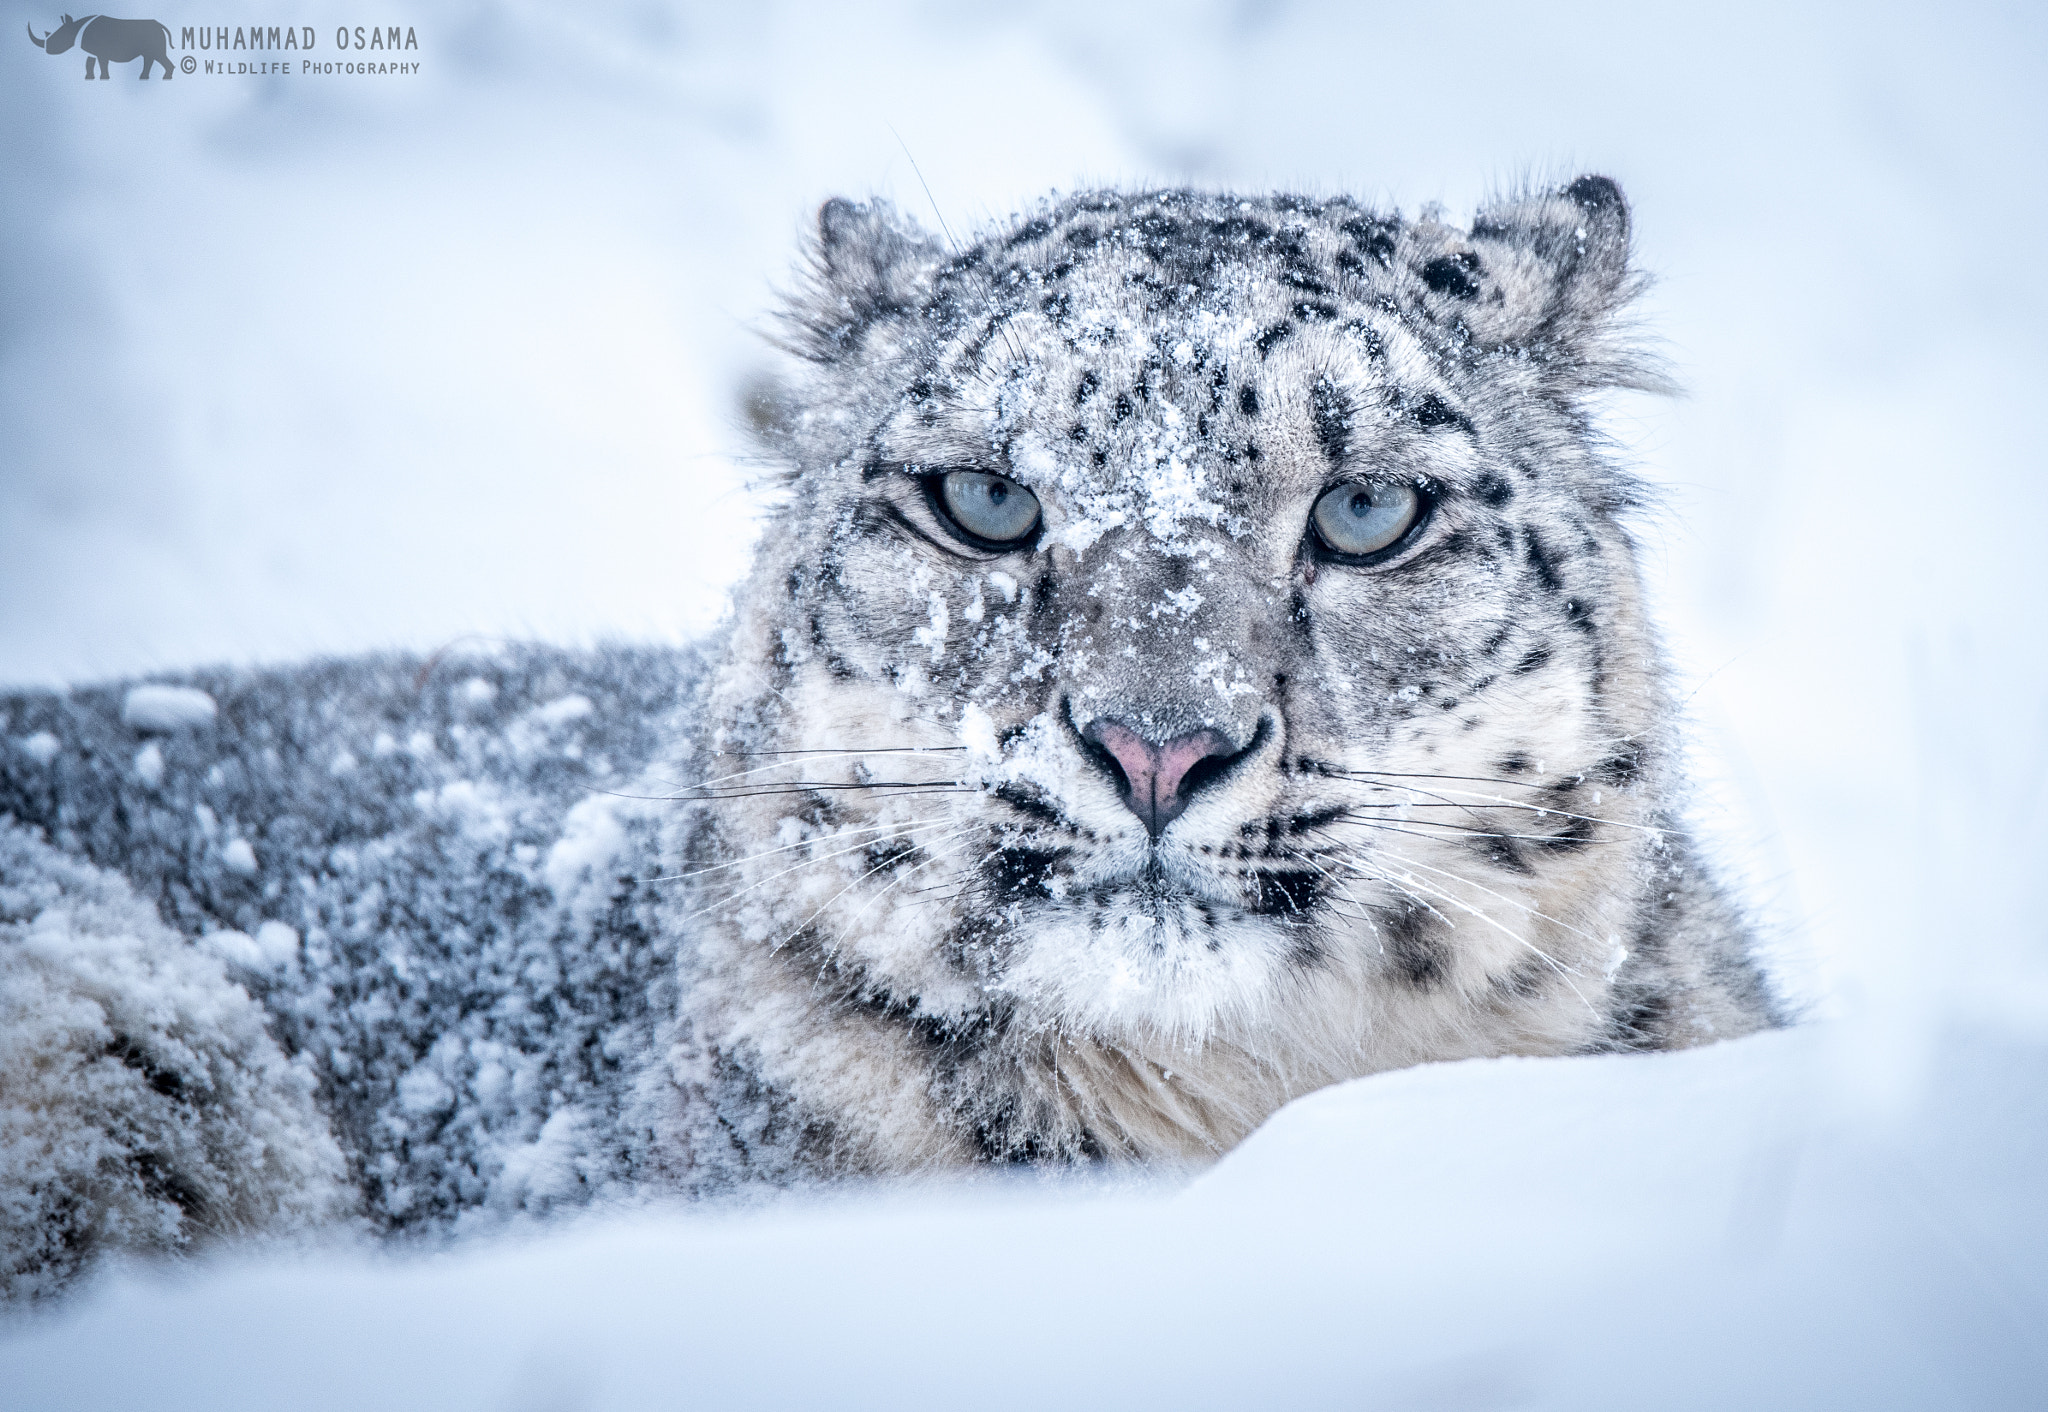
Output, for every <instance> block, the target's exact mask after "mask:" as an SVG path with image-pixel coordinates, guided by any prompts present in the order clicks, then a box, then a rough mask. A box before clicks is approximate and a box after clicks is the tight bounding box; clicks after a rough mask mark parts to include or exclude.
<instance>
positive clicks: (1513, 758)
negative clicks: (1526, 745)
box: [1494, 750, 1529, 775]
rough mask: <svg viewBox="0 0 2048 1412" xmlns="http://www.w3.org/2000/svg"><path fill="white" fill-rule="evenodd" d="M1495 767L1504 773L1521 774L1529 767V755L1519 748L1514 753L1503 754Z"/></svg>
mask: <svg viewBox="0 0 2048 1412" xmlns="http://www.w3.org/2000/svg"><path fill="white" fill-rule="evenodd" d="M1494 768H1495V769H1496V770H1499V771H1500V772H1501V773H1502V774H1504V775H1519V774H1521V773H1522V771H1524V770H1526V769H1528V768H1529V757H1528V756H1526V755H1524V754H1522V752H1521V751H1519V750H1518V751H1516V752H1515V753H1514V754H1512V755H1503V756H1501V758H1500V762H1499V763H1498V764H1496V765H1495V766H1494Z"/></svg>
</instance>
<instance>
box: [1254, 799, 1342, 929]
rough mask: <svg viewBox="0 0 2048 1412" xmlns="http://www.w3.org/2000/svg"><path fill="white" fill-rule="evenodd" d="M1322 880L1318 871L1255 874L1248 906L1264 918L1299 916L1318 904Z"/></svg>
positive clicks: (1276, 821)
mask: <svg viewBox="0 0 2048 1412" xmlns="http://www.w3.org/2000/svg"><path fill="white" fill-rule="evenodd" d="M1274 823H1275V825H1276V826H1277V824H1278V820H1275V821H1274ZM1322 881H1323V880H1322V877H1321V876H1320V875H1319V874H1316V873H1293V872H1289V873H1268V872H1259V873H1254V874H1252V878H1251V898H1250V900H1249V901H1248V902H1247V903H1246V904H1245V905H1246V909H1247V910H1248V911H1251V912H1253V913H1255V914H1256V915H1258V916H1261V917H1285V916H1298V915H1300V914H1302V913H1304V912H1307V911H1309V910H1310V909H1312V908H1313V907H1314V906H1315V905H1316V902H1317V900H1318V898H1319V897H1320V896H1321V893H1322Z"/></svg>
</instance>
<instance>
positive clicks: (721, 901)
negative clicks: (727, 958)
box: [683, 825, 973, 922]
mask: <svg viewBox="0 0 2048 1412" xmlns="http://www.w3.org/2000/svg"><path fill="white" fill-rule="evenodd" d="M935 827H944V825H937V826H935ZM971 827H973V825H963V826H961V827H960V828H958V829H956V830H955V832H958V833H965V832H966V831H967V829H969V828H971ZM908 832H909V833H923V832H927V830H923V829H912V830H909V831H908ZM950 836H951V835H946V834H942V835H940V839H939V840H938V841H941V842H943V841H944V839H946V838H948V837H950ZM884 841H886V840H884ZM876 842H877V840H875V839H868V840H866V841H865V842H862V843H856V844H853V845H851V846H850V847H847V848H840V849H835V850H834V851H833V852H831V853H827V854H823V855H822V856H820V857H817V858H806V859H804V861H803V862H801V863H797V864H795V865H793V866H791V867H787V868H784V869H782V870H781V871H780V872H774V873H770V874H769V875H768V876H767V877H765V878H760V879H757V880H756V881H754V882H751V883H749V884H747V885H746V886H745V887H743V888H741V889H740V890H739V891H738V892H729V893H726V894H725V895H723V896H721V897H719V898H716V899H714V900H713V901H711V902H707V903H706V904H705V905H704V906H702V907H699V908H698V909H697V910H695V911H694V912H691V913H690V914H689V915H688V916H686V917H684V918H683V920H684V921H686V922H687V921H691V920H694V919H695V918H698V917H701V916H703V915H704V914H705V913H706V912H709V911H711V910H712V909H714V908H717V907H728V906H730V905H732V904H733V903H734V902H737V901H738V900H739V899H740V898H742V897H745V896H746V895H747V894H748V893H750V892H752V891H753V890H754V889H755V888H757V887H763V886H766V885H767V884H769V883H771V882H774V881H775V880H776V879H777V878H786V877H788V876H789V875H790V874H791V873H795V872H801V871H802V870H803V869H805V868H808V867H811V866H813V865H815V864H818V863H824V862H829V861H830V860H831V859H834V858H843V857H845V856H846V855H847V854H849V853H858V852H859V851H860V850H861V849H863V848H872V847H874V846H875V843H876ZM921 846H922V845H920V847H921ZM893 861H897V862H900V861H902V860H901V859H896V860H893ZM888 866H889V864H888V863H883V864H880V865H879V866H878V867H877V868H874V869H870V870H869V871H870V872H878V871H880V869H881V868H885V867H888ZM856 881H858V879H856Z"/></svg>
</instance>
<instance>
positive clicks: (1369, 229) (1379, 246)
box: [1337, 216, 1400, 265]
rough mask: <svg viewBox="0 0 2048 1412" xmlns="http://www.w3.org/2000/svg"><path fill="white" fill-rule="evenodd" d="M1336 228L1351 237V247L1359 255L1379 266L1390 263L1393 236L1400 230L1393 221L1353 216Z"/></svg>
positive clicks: (1392, 254)
mask: <svg viewBox="0 0 2048 1412" xmlns="http://www.w3.org/2000/svg"><path fill="white" fill-rule="evenodd" d="M1337 228H1338V229H1339V230H1341V231H1343V232H1344V234H1346V235H1348V236H1350V237H1351V243H1352V245H1353V246H1355V247H1356V248H1357V250H1358V252H1359V253H1360V254H1361V255H1364V256H1366V257H1367V258H1368V259H1370V260H1373V261H1375V262H1376V263H1378V264H1380V265H1387V264H1390V263H1392V261H1393V258H1394V236H1395V233H1396V232H1397V231H1398V230H1399V229H1400V227H1399V226H1397V225H1396V224H1395V223H1394V222H1393V221H1389V220H1382V219H1376V218H1374V217H1371V216H1354V217H1353V218H1352V219H1350V220H1348V221H1346V222H1344V224H1343V225H1341V226H1339V227H1337Z"/></svg>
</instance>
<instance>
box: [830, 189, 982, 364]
mask: <svg viewBox="0 0 2048 1412" xmlns="http://www.w3.org/2000/svg"><path fill="white" fill-rule="evenodd" d="M810 256H811V261H810V263H811V278H810V280H809V281H808V284H809V288H808V289H806V290H805V291H804V293H803V294H802V295H800V296H799V297H798V299H797V300H796V301H794V303H795V307H794V308H793V309H792V313H793V314H794V316H795V319H796V322H797V324H798V326H799V327H800V328H801V329H802V330H803V331H804V333H805V334H806V338H805V339H804V344H805V347H804V349H803V351H804V352H805V353H807V354H808V355H809V356H810V357H812V358H815V359H816V360H817V361H819V362H825V363H829V362H836V361H838V360H839V359H841V358H843V357H845V356H846V355H847V354H849V353H851V352H854V351H855V350H857V349H859V348H860V347H861V346H862V344H863V343H864V342H865V341H866V339H867V336H868V333H869V331H870V330H871V329H873V328H874V326H875V325H876V324H878V323H881V322H884V321H886V320H889V319H894V318H900V317H902V316H903V315H906V314H909V313H912V312H914V311H915V310H916V309H917V308H918V307H919V305H920V304H922V303H923V301H924V296H925V293H926V291H927V290H928V288H929V286H930V280H931V275H932V272H933V271H934V270H936V269H937V268H938V266H939V263H940V262H941V261H942V260H943V259H944V258H945V251H944V249H943V248H942V247H941V246H940V245H939V244H938V242H937V241H935V240H933V239H932V238H931V237H930V236H929V235H926V234H925V233H924V231H922V230H920V229H919V228H918V227H917V225H916V224H915V223H914V222H912V221H909V220H907V219H906V218H904V217H903V216H901V215H899V214H898V213H897V211H896V210H895V208H894V207H892V206H890V205H889V203H888V202H886V201H870V202H867V203H865V204H862V203H857V202H853V201H848V200H847V199H845V198H844V197H839V196H835V197H833V198H832V199H831V200H830V201H827V202H826V203H825V204H824V205H823V206H821V207H819V208H818V234H817V239H816V241H815V243H814V244H813V245H812V246H811V250H810Z"/></svg>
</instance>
